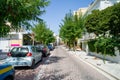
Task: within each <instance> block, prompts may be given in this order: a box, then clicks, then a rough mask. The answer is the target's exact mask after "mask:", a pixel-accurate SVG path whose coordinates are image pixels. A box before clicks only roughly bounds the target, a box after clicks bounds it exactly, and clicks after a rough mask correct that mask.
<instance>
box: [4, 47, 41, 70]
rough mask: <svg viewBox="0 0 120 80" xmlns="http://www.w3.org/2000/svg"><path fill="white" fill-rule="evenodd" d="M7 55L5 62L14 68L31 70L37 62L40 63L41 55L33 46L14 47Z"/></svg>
mask: <svg viewBox="0 0 120 80" xmlns="http://www.w3.org/2000/svg"><path fill="white" fill-rule="evenodd" d="M7 55H8V56H9V57H8V58H7V59H6V60H5V62H6V63H7V64H11V65H13V66H14V67H16V66H29V67H30V68H32V69H33V68H34V66H35V64H36V63H37V62H39V61H42V53H41V52H38V51H37V48H36V47H35V46H22V47H14V48H13V49H11V50H10V52H9V53H8V54H7Z"/></svg>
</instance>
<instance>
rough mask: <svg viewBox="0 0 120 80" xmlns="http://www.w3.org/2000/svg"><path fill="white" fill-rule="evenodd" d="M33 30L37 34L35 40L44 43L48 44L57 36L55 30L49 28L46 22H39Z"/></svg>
mask: <svg viewBox="0 0 120 80" xmlns="http://www.w3.org/2000/svg"><path fill="white" fill-rule="evenodd" d="M32 31H33V32H34V34H35V40H36V41H37V42H40V43H42V44H46V45H47V44H48V43H52V42H54V41H55V37H54V36H53V32H52V31H51V30H50V29H49V28H47V26H46V24H45V22H39V24H37V25H35V27H34V28H32Z"/></svg>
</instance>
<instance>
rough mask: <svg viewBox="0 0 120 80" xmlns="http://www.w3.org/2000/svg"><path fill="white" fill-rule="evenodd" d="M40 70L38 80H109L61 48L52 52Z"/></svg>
mask: <svg viewBox="0 0 120 80" xmlns="http://www.w3.org/2000/svg"><path fill="white" fill-rule="evenodd" d="M42 68H43V70H41V71H39V74H40V75H38V76H37V77H38V78H39V80H109V79H108V78H107V77H105V76H104V75H102V74H101V73H99V72H98V71H97V70H95V69H94V68H92V67H91V66H89V65H88V64H85V63H84V62H82V61H80V60H79V59H78V58H76V57H75V56H72V55H71V54H68V52H67V51H65V50H64V49H62V48H61V47H58V48H56V49H55V50H54V51H52V54H51V55H50V57H49V58H48V59H47V60H46V61H45V63H44V66H43V67H42ZM38 78H36V79H35V80H38Z"/></svg>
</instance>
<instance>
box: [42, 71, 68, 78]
mask: <svg viewBox="0 0 120 80" xmlns="http://www.w3.org/2000/svg"><path fill="white" fill-rule="evenodd" d="M60 71H61V70H54V71H49V72H45V75H44V76H42V77H41V78H40V80H62V79H65V77H67V76H69V73H61V72H60Z"/></svg>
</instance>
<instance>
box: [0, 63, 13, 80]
mask: <svg viewBox="0 0 120 80" xmlns="http://www.w3.org/2000/svg"><path fill="white" fill-rule="evenodd" d="M14 76H15V70H14V68H13V67H12V65H8V64H0V80H14Z"/></svg>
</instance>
